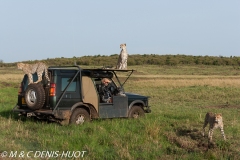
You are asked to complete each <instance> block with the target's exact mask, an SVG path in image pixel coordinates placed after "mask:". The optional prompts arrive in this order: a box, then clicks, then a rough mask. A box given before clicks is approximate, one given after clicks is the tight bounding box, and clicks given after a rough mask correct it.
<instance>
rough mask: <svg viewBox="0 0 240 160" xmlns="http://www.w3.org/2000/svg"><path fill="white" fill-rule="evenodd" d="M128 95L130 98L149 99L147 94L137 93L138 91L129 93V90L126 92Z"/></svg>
mask: <svg viewBox="0 0 240 160" xmlns="http://www.w3.org/2000/svg"><path fill="white" fill-rule="evenodd" d="M125 94H126V96H127V97H128V99H141V100H143V99H148V97H147V96H143V95H140V94H136V93H129V92H125Z"/></svg>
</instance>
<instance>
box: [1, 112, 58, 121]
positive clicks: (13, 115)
mask: <svg viewBox="0 0 240 160" xmlns="http://www.w3.org/2000/svg"><path fill="white" fill-rule="evenodd" d="M0 117H3V118H5V119H9V118H10V119H12V120H13V121H22V122H26V121H34V122H39V123H56V122H53V121H49V120H45V119H38V118H36V117H27V116H20V115H19V113H15V112H13V111H12V110H5V111H1V112H0ZM56 124H58V123H56ZM59 125H60V124H59Z"/></svg>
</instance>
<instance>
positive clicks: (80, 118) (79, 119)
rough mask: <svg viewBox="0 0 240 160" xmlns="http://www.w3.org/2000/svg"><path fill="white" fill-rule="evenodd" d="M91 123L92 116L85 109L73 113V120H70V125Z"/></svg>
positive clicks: (78, 109)
mask: <svg viewBox="0 0 240 160" xmlns="http://www.w3.org/2000/svg"><path fill="white" fill-rule="evenodd" d="M89 121H90V115H89V113H88V111H86V110H85V109H83V108H77V109H75V110H74V111H73V113H72V115H71V118H70V124H77V125H79V124H83V123H86V122H89Z"/></svg>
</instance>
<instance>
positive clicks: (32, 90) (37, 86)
mask: <svg viewBox="0 0 240 160" xmlns="http://www.w3.org/2000/svg"><path fill="white" fill-rule="evenodd" d="M25 101H26V104H27V106H28V108H30V109H32V110H36V109H40V108H42V107H43V105H44V103H45V91H44V89H43V86H42V84H41V83H32V84H29V85H28V87H27V89H26V91H25Z"/></svg>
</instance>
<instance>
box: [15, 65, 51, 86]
mask: <svg viewBox="0 0 240 160" xmlns="http://www.w3.org/2000/svg"><path fill="white" fill-rule="evenodd" d="M17 67H18V69H21V70H23V72H24V73H25V74H27V75H28V84H31V83H38V82H40V81H42V74H43V72H44V71H45V77H46V79H47V80H48V81H50V79H49V77H48V70H47V66H46V65H45V64H44V63H42V62H38V63H36V64H27V63H17ZM34 73H37V75H38V80H37V81H36V82H33V77H32V74H34Z"/></svg>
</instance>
